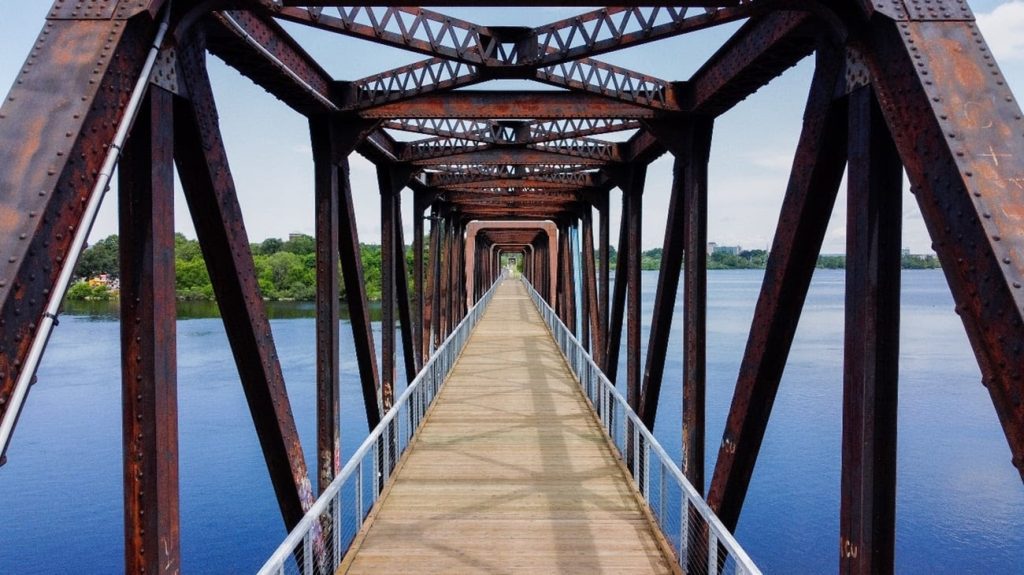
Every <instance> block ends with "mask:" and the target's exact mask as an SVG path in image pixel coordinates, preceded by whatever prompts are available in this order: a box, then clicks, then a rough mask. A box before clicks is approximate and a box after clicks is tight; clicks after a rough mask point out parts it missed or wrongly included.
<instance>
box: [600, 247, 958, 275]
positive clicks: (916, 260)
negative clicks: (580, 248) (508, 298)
mask: <svg viewBox="0 0 1024 575" xmlns="http://www.w3.org/2000/svg"><path fill="white" fill-rule="evenodd" d="M661 253H662V249H661V248H654V249H650V250H647V251H645V252H640V269H643V270H659V269H661ZM684 257H685V256H684ZM608 259H609V262H610V263H611V265H612V266H613V267H614V266H615V264H616V260H617V254H616V251H615V248H614V247H610V248H609V258H608ZM707 262H708V264H707V265H708V269H709V270H756V269H764V268H765V266H767V264H768V252H767V251H766V250H742V251H740V252H739V253H737V254H733V253H729V252H726V251H717V252H715V253H712V254H710V255H708V259H707ZM901 265H902V267H903V269H905V270H916V269H935V268H938V267H940V266H939V260H938V258H936V257H935V256H933V255H914V254H907V253H904V254H903V256H902V258H901ZM817 267H819V268H824V269H845V268H846V256H845V255H842V254H836V255H820V256H818V264H817Z"/></svg>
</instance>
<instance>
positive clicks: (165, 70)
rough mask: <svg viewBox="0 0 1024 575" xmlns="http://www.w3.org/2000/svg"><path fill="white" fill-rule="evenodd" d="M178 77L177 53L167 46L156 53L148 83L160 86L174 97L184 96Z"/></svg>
mask: <svg viewBox="0 0 1024 575" xmlns="http://www.w3.org/2000/svg"><path fill="white" fill-rule="evenodd" d="M178 75H179V74H178V54H177V52H176V51H175V50H174V48H172V47H169V46H168V47H164V48H161V49H160V52H159V53H157V56H156V62H154V63H153V73H152V74H150V77H149V81H150V83H152V84H153V85H154V86H160V87H161V88H163V89H164V90H167V91H168V92H170V93H172V94H174V95H176V96H186V94H184V93H183V91H182V89H181V88H182V86H181V83H180V82H179V81H178Z"/></svg>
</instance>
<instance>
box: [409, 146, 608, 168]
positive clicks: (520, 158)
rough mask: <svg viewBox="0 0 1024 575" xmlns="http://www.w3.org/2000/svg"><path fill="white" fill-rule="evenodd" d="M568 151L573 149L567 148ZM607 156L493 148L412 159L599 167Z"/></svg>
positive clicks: (444, 162)
mask: <svg viewBox="0 0 1024 575" xmlns="http://www.w3.org/2000/svg"><path fill="white" fill-rule="evenodd" d="M569 151H570V152H571V151H573V150H569ZM609 161H610V159H609V158H598V157H586V156H582V155H572V154H571V153H562V151H561V150H530V149H522V148H505V149H502V148H495V149H485V150H482V151H474V152H468V153H462V152H459V153H455V154H452V155H449V156H443V157H436V158H429V159H422V160H414V161H413V162H412V164H414V165H417V166H431V167H433V166H458V165H482V166H494V165H500V166H526V165H530V164H534V165H552V164H579V165H583V166H589V167H591V168H596V167H601V166H604V165H607V164H608V163H609Z"/></svg>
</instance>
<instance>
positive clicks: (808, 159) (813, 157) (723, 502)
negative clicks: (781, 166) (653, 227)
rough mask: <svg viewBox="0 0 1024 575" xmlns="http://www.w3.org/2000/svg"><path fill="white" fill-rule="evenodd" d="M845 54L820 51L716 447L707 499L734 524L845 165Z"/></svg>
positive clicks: (824, 49) (731, 526)
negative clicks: (841, 91)
mask: <svg viewBox="0 0 1024 575" xmlns="http://www.w3.org/2000/svg"><path fill="white" fill-rule="evenodd" d="M841 69H842V62H841V61H840V59H839V58H838V56H837V55H836V54H835V52H834V51H833V50H829V49H827V47H823V48H822V49H820V50H819V51H818V63H817V69H816V70H815V75H814V79H813V80H812V82H811V91H810V95H809V97H808V102H807V109H806V112H805V113H804V127H803V131H802V132H801V134H800V140H799V142H798V144H797V151H796V157H795V158H794V160H793V169H792V171H791V172H790V177H789V184H788V185H787V188H786V195H785V198H784V199H783V203H782V211H781V214H780V215H779V223H778V226H777V227H776V232H775V240H774V241H773V243H772V249H771V252H770V254H769V256H768V265H767V268H766V270H765V279H764V282H763V283H762V285H761V293H760V295H759V296H758V300H757V305H756V306H755V308H754V319H753V323H752V324H751V328H750V336H749V337H748V339H747V346H746V349H745V351H744V354H743V360H742V362H741V364H740V372H739V375H738V377H737V380H736V389H735V392H734V393H733V399H732V405H731V406H730V408H729V415H728V418H727V420H726V425H725V432H724V433H723V436H722V443H721V446H720V447H719V450H718V460H717V463H716V465H715V471H714V476H713V477H712V480H711V487H710V489H709V490H708V497H707V500H708V504H709V505H710V506H711V508H712V509H714V510H715V512H716V513H717V514H718V516H719V518H720V519H721V520H722V522H723V523H724V524H725V525H726V527H727V528H729V529H735V527H736V523H737V521H738V520H739V514H740V510H741V509H742V507H743V500H744V498H745V496H746V492H747V487H749V485H750V478H751V475H752V474H753V471H754V463H755V462H756V461H757V454H758V452H759V450H760V447H761V440H762V439H764V432H765V428H766V427H767V425H768V418H769V416H770V415H771V408H772V404H773V403H774V401H775V395H776V393H777V391H778V388H779V382H780V380H781V379H782V371H783V369H784V367H785V365H786V358H787V357H788V355H789V349H790V346H791V344H792V342H793V336H794V334H795V333H796V326H797V322H798V321H799V319H800V312H801V310H802V308H803V303H804V298H805V297H806V295H807V289H808V287H809V286H810V282H811V274H812V273H813V272H814V266H815V264H816V262H817V258H818V254H819V252H820V250H821V243H822V241H823V240H824V237H825V229H826V226H827V224H828V220H829V216H830V215H831V214H832V207H833V205H834V204H835V198H836V194H837V193H838V190H839V183H840V181H841V180H842V176H843V169H844V167H845V165H846V132H847V117H846V108H847V105H846V101H845V99H840V100H836V101H833V93H834V92H835V88H836V85H837V82H838V81H839V78H840V77H841Z"/></svg>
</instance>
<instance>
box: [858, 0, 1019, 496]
mask: <svg viewBox="0 0 1024 575" xmlns="http://www.w3.org/2000/svg"><path fill="white" fill-rule="evenodd" d="M894 16H895V18H897V20H894V19H892V18H890V17H886V16H884V15H882V14H877V15H876V16H875V17H874V18H873V19H872V20H871V23H870V27H869V33H868V36H867V39H868V40H869V43H870V48H869V49H867V50H866V53H867V54H866V55H867V63H868V66H869V69H870V70H871V73H872V77H873V78H874V79H875V82H874V85H875V89H876V91H877V93H878V97H879V102H880V103H881V108H882V112H883V114H884V116H885V119H886V123H887V124H888V126H889V129H890V131H891V133H892V134H893V138H894V140H895V141H896V147H897V149H898V150H899V153H900V157H901V158H902V160H903V164H904V166H905V167H906V171H907V174H908V176H909V177H910V183H911V184H912V186H913V188H914V190H915V191H916V194H915V197H916V198H917V201H918V205H919V206H920V208H921V215H922V216H923V218H924V222H925V225H926V227H927V228H928V232H929V234H930V235H931V237H932V241H933V245H934V249H935V251H936V253H938V256H939V260H940V261H941V262H942V267H943V270H944V272H945V275H946V280H947V282H948V283H949V286H950V291H951V292H952V294H953V299H954V301H955V302H956V305H957V310H958V312H959V315H960V319H961V320H962V321H963V322H964V327H965V328H966V331H967V337H968V340H970V342H971V346H972V347H973V348H974V354H975V357H976V359H977V360H978V364H979V366H980V367H981V373H982V381H983V383H984V385H985V386H986V388H987V389H988V393H989V396H990V397H991V399H992V404H993V406H994V407H995V410H996V414H997V415H998V417H999V422H1000V423H1001V424H1002V427H1003V432H1004V434H1005V435H1006V440H1007V443H1008V444H1009V447H1010V451H1011V454H1012V462H1013V465H1014V466H1015V467H1016V468H1017V471H1018V472H1019V473H1020V474H1021V477H1022V479H1024V400H1022V398H1024V375H1022V373H1021V368H1020V366H1021V365H1024V348H1022V347H1021V345H1020V342H1022V341H1024V313H1022V310H1024V293H1022V292H1024V288H1022V287H1021V286H1024V260H1022V258H1021V253H1024V228H1022V227H1021V225H1020V220H1021V215H1020V210H1019V208H1018V206H1019V205H1020V192H1021V190H1024V140H1022V139H1021V137H1020V136H1021V133H1022V129H1021V128H1022V127H1024V119H1022V118H1024V115H1022V113H1021V109H1020V106H1019V104H1018V102H1017V100H1016V98H1014V96H1013V94H1012V93H1011V92H1010V89H1009V87H1007V85H1006V80H1005V79H1004V78H1003V76H1002V74H1001V73H1000V71H999V68H998V67H997V66H996V64H995V62H994V60H993V59H992V55H991V52H990V51H989V49H988V46H986V44H985V41H984V39H983V38H982V37H981V33H980V32H979V31H978V27H977V25H976V24H975V23H974V22H973V21H972V20H973V16H972V15H971V13H970V9H969V8H968V7H967V5H966V4H957V3H953V2H945V1H943V2H936V3H935V4H934V5H933V6H932V5H929V6H914V5H909V6H907V13H906V14H905V15H903V14H895V15H894ZM898 20H899V21H898Z"/></svg>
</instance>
